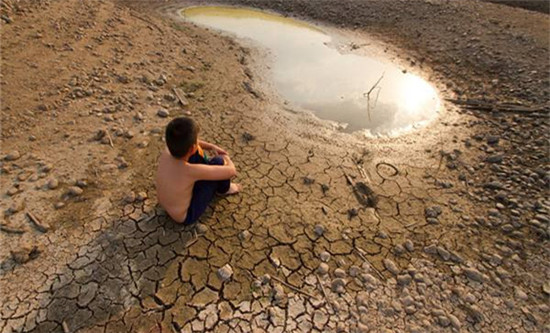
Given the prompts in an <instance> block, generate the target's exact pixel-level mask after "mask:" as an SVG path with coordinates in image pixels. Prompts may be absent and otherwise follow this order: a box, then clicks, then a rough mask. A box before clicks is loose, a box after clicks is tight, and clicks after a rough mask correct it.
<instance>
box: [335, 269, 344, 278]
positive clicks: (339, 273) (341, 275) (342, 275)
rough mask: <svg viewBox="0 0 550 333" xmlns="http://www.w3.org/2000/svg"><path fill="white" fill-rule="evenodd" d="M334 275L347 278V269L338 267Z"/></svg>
mask: <svg viewBox="0 0 550 333" xmlns="http://www.w3.org/2000/svg"><path fill="white" fill-rule="evenodd" d="M334 276H335V277H337V278H345V277H346V271H345V270H343V269H341V268H336V269H335V270H334Z"/></svg>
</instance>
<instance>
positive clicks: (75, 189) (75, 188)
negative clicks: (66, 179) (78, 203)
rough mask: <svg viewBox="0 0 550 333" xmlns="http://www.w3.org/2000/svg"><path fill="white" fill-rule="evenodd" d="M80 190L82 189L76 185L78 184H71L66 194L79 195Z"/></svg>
mask: <svg viewBox="0 0 550 333" xmlns="http://www.w3.org/2000/svg"><path fill="white" fill-rule="evenodd" d="M82 192H84V190H83V189H81V188H80V187H78V186H71V187H69V189H68V190H67V194H68V195H70V196H73V197H76V196H79V195H81V194H82Z"/></svg>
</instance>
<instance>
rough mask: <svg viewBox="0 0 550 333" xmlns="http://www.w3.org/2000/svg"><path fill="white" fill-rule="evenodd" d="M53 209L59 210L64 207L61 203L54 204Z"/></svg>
mask: <svg viewBox="0 0 550 333" xmlns="http://www.w3.org/2000/svg"><path fill="white" fill-rule="evenodd" d="M53 206H54V208H55V209H61V208H63V207H65V203H64V202H62V201H59V202H56V203H55V205H53Z"/></svg>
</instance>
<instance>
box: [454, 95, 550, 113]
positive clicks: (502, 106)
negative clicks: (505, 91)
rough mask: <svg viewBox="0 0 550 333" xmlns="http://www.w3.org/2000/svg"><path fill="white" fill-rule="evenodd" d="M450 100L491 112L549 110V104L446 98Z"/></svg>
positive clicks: (470, 107) (471, 108) (461, 105)
mask: <svg viewBox="0 0 550 333" xmlns="http://www.w3.org/2000/svg"><path fill="white" fill-rule="evenodd" d="M445 100H446V101H448V102H451V103H453V104H456V105H459V106H460V107H462V108H464V109H470V110H479V111H491V112H511V113H532V112H548V111H549V110H550V107H549V105H548V104H547V105H544V104H540V105H518V104H513V103H499V102H495V101H490V102H486V101H476V100H470V99H465V100H463V99H452V98H446V99H445Z"/></svg>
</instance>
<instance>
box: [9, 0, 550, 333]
mask: <svg viewBox="0 0 550 333" xmlns="http://www.w3.org/2000/svg"><path fill="white" fill-rule="evenodd" d="M222 3H228V4H234V5H247V6H254V7H259V8H264V9H269V10H274V11H278V12H281V13H285V14H290V15H295V16H298V17H301V18H304V19H310V20H314V21H315V22H322V23H324V24H329V25H330V24H334V25H338V26H341V27H342V28H345V29H353V31H354V32H355V33H357V34H358V35H361V34H363V33H368V34H370V35H374V36H375V37H376V38H379V39H380V40H381V41H382V42H383V43H387V50H388V53H389V54H399V55H400V56H401V57H402V58H404V59H406V60H407V62H409V63H410V64H409V65H410V66H412V67H414V68H419V69H418V70H419V71H423V72H426V73H430V74H431V77H432V79H433V80H434V81H435V82H438V85H439V88H440V89H441V91H442V96H443V97H446V98H476V99H480V98H486V99H487V100H492V101H493V102H490V103H489V102H485V103H488V104H490V106H487V105H485V104H482V103H479V102H478V103H477V104H476V105H475V107H476V108H477V109H478V110H462V109H459V108H458V107H456V106H454V105H452V104H451V103H446V105H445V107H446V112H445V113H444V114H443V115H442V117H441V118H440V119H439V120H438V121H436V122H434V123H433V124H431V125H429V126H428V127H427V128H425V129H423V130H421V131H418V132H416V133H411V134H408V135H405V136H402V137H400V138H397V139H378V140H372V139H365V138H361V137H358V136H350V135H347V134H342V133H338V132H337V131H335V130H334V127H333V126H332V125H330V124H326V123H323V122H320V121H318V120H315V119H314V118H312V117H310V116H308V115H303V114H296V113H292V112H288V111H287V110H284V109H283V108H282V107H281V106H279V105H278V104H277V103H276V98H274V97H273V96H270V94H269V93H268V92H267V91H265V90H263V88H262V87H263V85H262V82H263V78H262V76H261V75H258V73H261V70H258V68H260V69H261V66H262V64H261V63H260V64H258V63H257V62H256V61H254V59H253V56H254V54H255V51H254V50H253V49H248V48H245V47H242V46H240V45H239V44H238V43H237V42H235V41H232V40H230V39H229V38H226V37H221V36H219V35H218V34H216V33H214V32H212V31H209V30H205V29H201V28H199V27H196V26H193V25H191V24H187V23H185V22H181V21H178V20H175V19H174V17H173V15H168V14H170V13H171V12H173V10H174V9H175V8H178V6H184V5H190V4H193V2H191V1H180V2H174V1H172V2H147V1H140V2H132V1H126V2H116V3H113V2H110V1H77V0H68V1H32V2H31V1H28V2H27V1H3V2H2V4H1V6H2V7H1V11H2V12H1V15H2V16H1V19H2V23H0V24H1V25H2V36H1V42H2V70H1V75H2V76H1V79H2V81H1V88H2V106H1V117H2V119H1V120H2V156H3V160H2V162H1V163H2V164H1V166H2V173H1V175H0V177H1V178H0V179H1V182H2V201H1V203H0V207H1V209H2V211H3V220H2V224H1V228H0V241H1V244H2V246H1V249H0V262H1V263H0V265H1V266H0V291H1V294H2V301H1V306H0V331H1V332H14V331H15V332H174V331H182V332H191V331H214V332H233V331H236V332H249V331H269V332H292V331H296V332H310V331H312V332H317V331H319V332H369V331H370V332H470V331H471V332H475V331H483V332H540V331H543V332H545V331H549V330H550V327H549V325H550V322H549V320H548V318H549V309H550V308H549V306H548V301H549V292H550V285H548V276H549V275H550V264H549V247H548V239H549V234H550V230H549V222H550V221H549V214H548V209H549V202H548V185H549V181H550V174H549V168H548V108H547V105H545V103H547V101H548V93H549V91H548V75H547V73H548V69H549V68H548V67H549V64H548V61H547V60H548V39H547V32H548V25H549V23H548V16H547V15H544V14H541V13H535V12H528V11H525V10H522V9H514V8H509V7H504V6H500V5H495V4H490V3H481V2H474V1H461V2H448V1H434V0H432V1H369V2H366V1H365V2H361V1H299V0H296V1H254V0H242V1H236V0H232V1H229V0H227V1H222ZM449 22H452V24H449ZM407 58H408V59H407ZM413 64H414V65H413ZM174 87H179V88H180V89H182V90H184V91H185V92H186V93H187V95H186V99H187V101H188V103H189V105H188V106H186V107H182V105H181V104H180V103H179V101H178V97H177V96H176V95H175V94H174V92H173V88H174ZM494 101H500V102H515V103H521V104H523V106H518V104H515V105H514V106H510V105H505V106H503V105H497V104H495V103H494ZM470 106H471V105H470ZM479 109H483V110H479ZM487 109H489V110H487ZM510 111H513V112H510ZM187 113H190V114H191V115H192V116H193V117H195V118H196V119H198V120H199V122H200V124H201V126H202V134H203V137H204V138H205V139H206V140H211V141H214V142H217V143H219V144H220V145H221V146H223V147H227V148H228V150H229V151H230V153H231V154H232V155H233V156H234V160H235V162H236V164H237V166H238V169H239V177H238V180H239V182H241V183H243V184H244V186H245V191H244V192H243V193H242V194H241V195H240V196H235V197H229V198H221V199H220V200H218V202H217V204H216V205H214V206H213V207H212V209H211V210H210V211H209V212H208V214H207V216H205V217H203V218H202V219H201V222H200V223H199V224H197V225H196V226H193V227H183V226H181V225H177V224H175V223H173V222H172V221H171V220H170V219H169V218H167V217H166V215H165V213H164V212H163V211H162V210H161V209H159V208H158V207H157V206H156V201H155V199H154V198H155V193H154V188H153V187H152V177H153V175H154V170H155V164H156V158H157V156H158V154H159V151H160V149H162V147H163V143H162V140H161V138H162V130H163V127H164V125H165V124H166V122H167V119H168V117H173V116H177V115H182V114H187ZM348 179H349V181H348ZM350 182H351V183H352V184H350ZM365 185H367V186H368V188H367V186H365ZM369 189H370V190H369Z"/></svg>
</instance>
